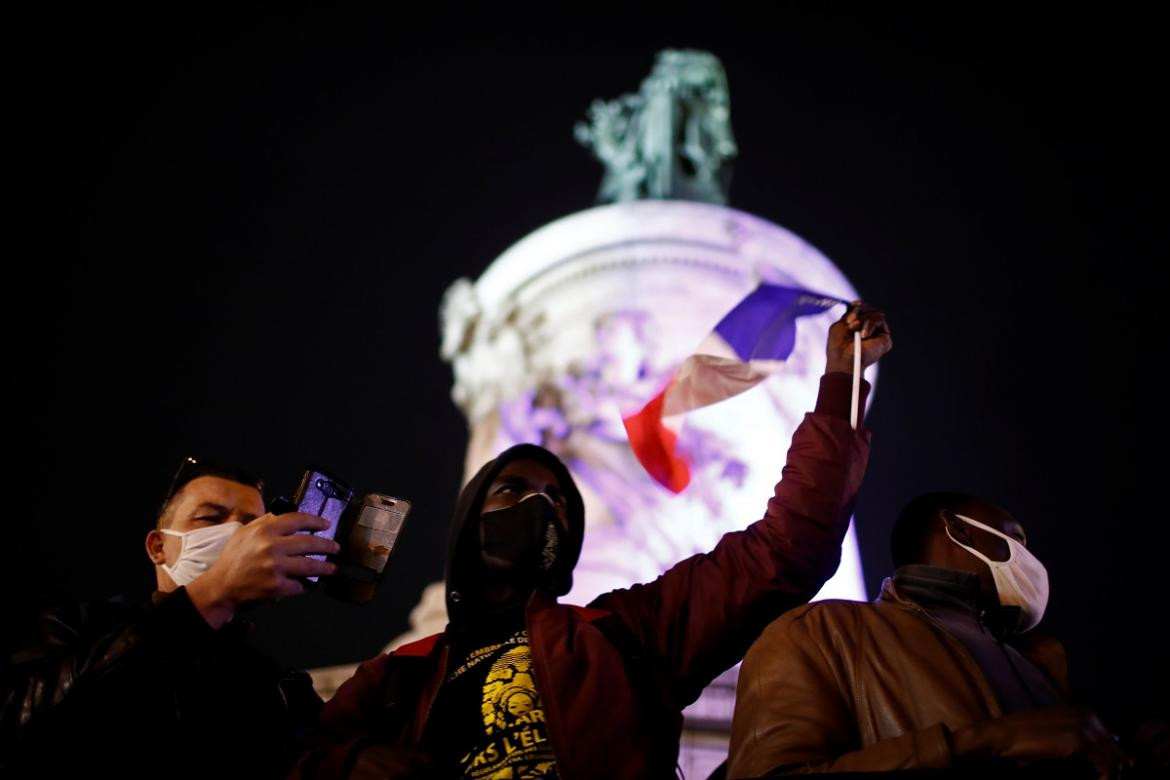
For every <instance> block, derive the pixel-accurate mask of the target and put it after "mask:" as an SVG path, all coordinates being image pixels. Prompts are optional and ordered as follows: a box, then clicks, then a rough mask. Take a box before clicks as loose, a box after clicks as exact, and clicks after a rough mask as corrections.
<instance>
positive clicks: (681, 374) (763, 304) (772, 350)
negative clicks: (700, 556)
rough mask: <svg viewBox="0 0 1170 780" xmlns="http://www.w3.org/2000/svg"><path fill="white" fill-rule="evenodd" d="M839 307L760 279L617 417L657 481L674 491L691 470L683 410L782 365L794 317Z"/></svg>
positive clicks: (746, 385) (792, 338)
mask: <svg viewBox="0 0 1170 780" xmlns="http://www.w3.org/2000/svg"><path fill="white" fill-rule="evenodd" d="M838 304H845V305H846V306H848V301H843V300H841V299H839V298H833V297H830V296H827V295H821V294H819V293H815V292H811V291H809V290H802V289H799V288H795V287H780V286H778V285H774V284H761V285H760V286H759V287H757V288H756V289H755V290H753V291H752V292H751V293H750V294H749V295H748V296H747V297H746V298H744V299H743V300H742V301H740V302H739V303H738V304H737V305H736V306H735V308H734V309H732V310H731V311H730V312H728V313H727V314H726V315H725V316H724V317H723V319H721V320H720V321H719V324H718V325H716V326H715V330H713V331H711V333H710V335H708V336H707V337H706V338H705V339H703V343H701V344H700V345H699V348H698V349H696V350H695V352H694V354H692V355H690V356H689V357H688V358H687V359H686V360H684V361H683V364H682V365H681V366H680V367H679V369H678V371H677V372H676V373H675V375H674V376H673V377H672V378H671V380H670V382H669V383H668V384H667V385H666V387H665V388H664V389H663V390H662V392H660V393H659V394H658V395H656V396H655V397H654V398H653V399H651V401H650V402H649V403H647V404H646V405H645V406H644V407H642V409H641V410H640V411H638V412H636V413H634V414H631V415H628V416H626V417H623V419H622V422H623V423H624V424H625V426H626V433H627V434H628V435H629V437H630V447H631V448H632V449H633V450H634V454H635V455H636V456H637V457H638V461H639V462H640V463H641V464H642V466H643V467H644V468H645V469H646V471H647V472H648V473H649V474H650V476H652V477H654V479H655V480H657V481H658V482H659V483H660V484H661V485H663V486H664V487H666V488H668V489H670V490H672V491H673V492H675V493H680V492H682V490H683V489H684V488H685V487H686V486H687V484H689V483H690V480H691V474H690V468H689V466H688V465H687V461H686V459H685V458H684V457H683V455H682V454H681V453H679V452H678V451H677V445H678V431H679V429H680V428H681V426H682V415H684V414H686V413H687V412H689V411H692V410H694V409H699V408H702V407H704V406H710V405H711V404H714V403H718V402H719V401H723V400H725V399H727V398H731V397H732V396H735V395H739V394H740V393H742V392H743V391H745V390H749V389H751V388H752V387H755V386H756V385H758V384H759V383H760V382H762V381H763V380H764V379H767V378H768V376H769V375H771V374H772V373H773V372H774V371H775V370H776V369H777V368H778V367H779V366H781V365H783V363H784V361H785V360H787V359H788V356H789V355H791V354H792V350H793V348H794V347H795V346H796V320H797V319H799V318H800V317H805V316H808V315H812V314H821V313H823V312H825V311H828V310H829V309H830V308H832V307H833V306H836V305H838Z"/></svg>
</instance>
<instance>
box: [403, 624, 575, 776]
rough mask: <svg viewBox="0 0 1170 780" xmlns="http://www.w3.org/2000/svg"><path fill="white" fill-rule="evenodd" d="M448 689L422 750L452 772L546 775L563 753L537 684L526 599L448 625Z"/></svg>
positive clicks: (553, 772)
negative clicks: (556, 752) (470, 622)
mask: <svg viewBox="0 0 1170 780" xmlns="http://www.w3.org/2000/svg"><path fill="white" fill-rule="evenodd" d="M447 639H448V643H449V647H450V650H449V651H448V664H447V673H446V678H445V679H444V681H443V687H442V688H441V689H440V691H439V695H438V697H437V698H436V700H435V703H434V706H433V707H432V708H431V714H430V717H429V718H428V720H427V727H426V733H425V734H424V735H423V745H422V746H423V749H424V750H425V751H426V752H428V753H430V754H431V755H432V756H433V757H434V759H435V760H436V761H437V762H438V764H439V766H440V767H442V769H443V770H444V772H445V774H447V775H449V776H451V777H465V778H475V780H481V779H482V778H493V779H495V778H501V779H503V778H507V779H508V780H528V779H531V780H545V778H556V777H557V776H558V775H557V767H556V759H555V758H554V757H553V750H552V743H551V742H550V741H549V736H548V727H547V726H546V725H545V722H544V705H543V703H542V702H541V700H540V694H539V693H538V692H537V690H536V681H535V675H534V674H533V672H532V655H531V652H530V649H529V645H528V631H527V630H526V629H525V627H524V609H523V605H520V606H517V607H512V608H509V609H507V610H504V611H502V612H496V613H493V614H490V615H485V616H484V617H483V618H482V619H481V620H478V621H476V625H474V626H469V627H467V628H466V629H465V630H462V631H452V630H449V631H448V635H447Z"/></svg>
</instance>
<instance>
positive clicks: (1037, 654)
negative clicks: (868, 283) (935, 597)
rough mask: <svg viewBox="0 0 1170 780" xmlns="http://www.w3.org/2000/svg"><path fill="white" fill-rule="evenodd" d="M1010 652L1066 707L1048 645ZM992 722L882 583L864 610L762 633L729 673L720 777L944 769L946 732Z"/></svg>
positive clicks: (939, 643) (1063, 677)
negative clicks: (727, 740) (732, 689)
mask: <svg viewBox="0 0 1170 780" xmlns="http://www.w3.org/2000/svg"><path fill="white" fill-rule="evenodd" d="M1024 637H1028V635H1027V634H1025V635H1024ZM1014 646H1015V648H1016V649H1017V650H1019V651H1020V652H1021V653H1023V654H1024V655H1025V656H1027V657H1028V658H1029V659H1030V660H1031V661H1032V662H1033V663H1034V664H1036V666H1038V667H1039V668H1040V669H1041V671H1043V672H1044V673H1045V674H1046V675H1047V676H1048V677H1049V679H1050V680H1051V681H1052V682H1053V683H1054V684H1055V685H1056V687H1057V688H1058V689H1059V690H1060V692H1061V693H1062V694H1064V695H1065V696H1066V697H1067V694H1068V688H1067V674H1066V668H1067V667H1066V664H1065V656H1064V650H1063V648H1062V647H1061V646H1060V644H1059V643H1058V642H1056V641H1055V640H1032V641H1030V642H1028V643H1027V645H1024V646H1022V645H1021V644H1020V643H1015V644H1014ZM1002 714H1003V713H1002V712H1001V710H1000V706H999V703H998V702H997V700H996V697H995V694H994V693H993V691H992V689H991V687H990V686H989V685H988V682H987V680H986V678H985V677H984V675H983V672H982V671H981V670H980V668H979V666H978V665H977V664H976V662H975V659H974V658H973V657H972V656H971V654H970V652H969V651H968V650H967V648H966V647H965V646H964V645H963V644H962V643H961V642H960V641H959V640H958V639H956V638H955V637H953V636H952V635H951V634H949V633H948V632H947V631H945V630H944V629H943V628H942V627H941V626H940V625H939V624H938V623H937V622H936V621H935V620H934V619H933V618H931V617H930V616H929V615H928V614H927V613H926V611H925V610H923V609H922V608H921V607H919V606H918V605H917V604H915V603H914V602H912V601H910V600H909V599H906V598H903V597H900V596H899V594H898V593H897V591H896V590H895V588H894V585H893V582H892V581H891V580H889V579H887V580H886V581H885V582H884V583H883V584H882V594H881V596H880V597H879V598H878V600H877V601H875V602H873V603H872V604H869V603H864V602H853V601H822V602H817V603H815V604H808V605H805V606H803V607H798V608H796V609H793V610H791V611H789V612H788V613H786V614H785V615H783V616H782V617H780V618H779V619H778V620H776V621H775V622H773V623H772V624H771V625H770V626H769V627H768V628H767V629H766V630H765V631H764V633H763V634H762V635H761V636H760V638H759V640H758V641H757V642H756V643H755V644H754V645H753V646H752V648H751V650H750V651H749V652H748V654H747V656H746V657H745V658H744V662H743V667H742V669H741V670H740V675H739V691H738V694H737V697H736V703H735V718H734V722H733V724H732V729H731V748H730V755H729V758H728V773H727V776H728V777H729V778H749V777H759V776H761V775H765V774H768V773H780V774H788V773H791V774H803V773H812V772H865V771H888V770H896V769H916V768H922V769H938V768H944V767H949V766H951V765H952V763H953V759H954V755H953V751H952V745H951V738H950V735H951V732H952V731H953V730H954V729H956V728H959V727H961V726H964V725H966V724H968V723H972V722H975V721H979V720H984V719H987V718H995V717H999V716H1000V715H1002Z"/></svg>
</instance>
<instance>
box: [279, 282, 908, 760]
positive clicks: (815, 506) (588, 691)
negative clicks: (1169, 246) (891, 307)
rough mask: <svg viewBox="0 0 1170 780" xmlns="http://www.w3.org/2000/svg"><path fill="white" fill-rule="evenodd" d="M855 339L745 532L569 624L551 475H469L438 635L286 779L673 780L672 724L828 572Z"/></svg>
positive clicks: (579, 525)
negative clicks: (501, 779)
mask: <svg viewBox="0 0 1170 780" xmlns="http://www.w3.org/2000/svg"><path fill="white" fill-rule="evenodd" d="M856 337H860V359H859V362H860V363H861V365H862V367H864V366H868V365H870V364H872V363H874V362H876V361H877V360H878V359H879V358H880V357H881V356H882V355H884V354H885V353H886V352H887V351H888V350H889V349H890V348H891V346H892V341H891V338H890V334H889V331H888V329H887V327H886V323H885V318H884V316H883V315H882V313H881V312H880V311H877V310H876V309H873V308H872V307H868V306H865V305H862V304H855V305H853V306H851V307H850V309H849V311H848V312H847V313H846V315H845V316H844V317H842V319H841V320H840V321H838V322H837V323H836V324H834V325H833V326H832V327H831V328H830V330H829V334H828V343H827V346H826V352H827V366H826V371H825V376H824V377H823V378H822V379H821V387H820V394H819V397H818V399H817V404H816V408H815V409H814V410H813V411H812V412H811V413H810V414H808V415H806V416H805V418H804V421H803V422H802V423H801V424H800V426H799V427H798V428H797V430H796V432H795V434H794V436H793V440H792V444H791V446H790V448H789V449H788V461H787V464H786V466H785V467H784V473H783V479H782V480H781V482H780V483H779V484H778V485H777V486H776V490H775V495H774V496H773V497H772V498H771V499H770V500H769V501H768V502H767V507H766V510H765V513H764V517H763V519H761V520H759V521H757V522H755V523H753V524H752V525H750V526H748V527H747V528H746V529H744V530H743V531H739V532H735V533H729V534H726V535H725V536H724V537H723V539H722V540H721V541H720V542H719V544H718V545H716V547H715V548H714V549H713V550H712V551H711V552H709V553H705V554H700V555H696V556H693V557H691V558H688V559H686V560H683V561H681V562H679V563H678V564H676V565H675V566H674V567H672V568H671V569H670V570H669V571H667V572H666V573H665V574H663V575H662V576H660V577H659V578H658V579H656V580H655V581H653V582H650V583H645V584H639V585H633V586H631V587H630V588H628V589H621V590H615V591H611V592H610V593H606V594H604V595H602V596H600V597H599V598H597V599H596V600H594V601H593V602H592V603H590V604H589V605H588V606H587V607H574V606H568V605H563V604H559V603H558V602H557V597H558V596H562V595H564V594H565V593H568V592H569V590H570V589H571V585H572V572H573V568H574V566H575V564H576V562H577V558H578V555H579V554H580V551H581V544H582V541H583V539H584V530H585V518H584V505H583V502H582V499H581V495H580V493H579V492H578V490H577V488H576V486H575V485H574V483H573V479H572V477H571V475H570V474H569V471H568V469H567V468H566V467H565V465H564V464H563V463H562V462H561V461H560V459H559V458H557V457H556V455H554V454H553V453H551V452H549V451H547V450H545V449H543V448H541V447H538V446H536V445H532V444H521V445H517V446H515V447H512V448H510V449H508V450H506V451H505V452H503V453H501V454H500V455H499V456H498V457H497V458H496V459H495V460H493V461H491V462H489V463H487V464H485V465H484V467H483V468H482V469H481V470H480V472H479V473H478V474H476V476H474V477H473V478H472V479H471V481H470V482H469V483H468V484H467V485H466V486H465V487H464V489H463V491H462V493H461V494H460V496H459V498H458V500H457V502H456V509H455V516H454V520H453V524H452V530H451V542H450V546H449V551H448V559H447V570H446V596H447V610H448V616H449V619H450V622H449V623H448V625H447V628H446V630H445V631H444V632H443V633H442V634H437V635H435V636H432V637H428V638H427V639H423V640H420V641H418V642H414V643H412V644H409V645H405V646H403V647H399V648H397V649H396V650H395V651H394V652H392V653H390V654H387V655H381V656H379V657H377V658H374V659H372V660H370V661H367V662H366V663H364V664H362V665H361V666H359V667H358V669H357V672H356V673H355V675H354V676H353V678H351V679H350V680H349V681H348V682H346V683H345V684H344V685H342V686H341V688H340V689H339V690H338V691H337V693H336V695H335V696H334V697H333V698H332V699H331V700H330V701H329V703H328V704H326V705H325V708H324V710H323V711H322V716H321V721H320V729H319V734H318V736H317V737H316V744H315V745H314V747H313V748H312V749H311V750H310V751H308V752H307V753H306V755H305V756H304V758H303V759H302V761H301V762H300V764H299V765H298V770H297V771H298V773H299V774H300V775H302V776H306V777H383V778H385V777H396V778H406V777H410V778H420V777H441V778H447V777H467V778H486V777H516V778H520V777H523V778H529V779H530V780H531V779H533V778H546V779H548V778H560V779H561V780H577V779H578V778H580V779H581V780H585V778H598V777H605V778H631V779H632V778H646V777H672V776H674V774H675V772H674V769H675V764H676V762H677V759H678V748H679V736H680V733H681V729H682V710H683V708H685V707H686V706H687V705H688V704H690V703H691V702H693V701H694V700H695V699H696V698H697V697H698V695H699V693H700V692H701V691H702V689H703V688H704V687H705V686H706V685H707V684H708V683H709V682H710V681H711V680H712V679H714V678H715V677H716V676H717V675H718V674H720V673H721V672H723V671H724V670H725V669H727V668H728V667H730V666H731V665H732V664H734V663H735V662H736V661H738V660H739V659H740V658H742V656H743V653H744V652H745V651H746V650H747V648H748V646H749V645H750V644H751V642H752V641H753V640H754V639H755V638H756V636H757V635H758V634H759V632H760V631H762V630H763V628H764V627H765V626H766V625H767V624H768V623H769V622H771V621H772V620H773V619H774V618H775V617H776V616H778V615H779V614H780V613H781V612H783V611H785V610H786V609H789V608H791V607H794V606H797V605H800V604H803V603H805V602H807V601H808V599H810V598H812V597H813V596H814V595H815V594H816V592H817V591H818V590H819V589H820V587H821V585H823V584H824V582H825V581H826V580H827V579H828V578H829V577H830V576H831V575H832V574H833V572H834V571H835V570H836V568H837V565H838V562H839V559H840V547H841V541H842V539H843V537H844V535H845V532H846V529H847V528H848V525H849V518H850V515H851V514H852V507H853V502H854V499H855V497H856V495H857V491H858V489H859V487H860V484H861V479H862V476H863V474H864V472H865V465H866V461H867V458H868V453H869V434H868V433H867V432H866V431H864V430H863V429H860V428H859V429H857V430H855V429H854V428H853V426H852V425H851V424H850V416H851V415H850V413H851V411H852V409H851V405H852V403H853V401H852V399H851V390H852V376H851V374H852V372H853V366H854V361H853V358H854V355H853V350H854V348H855V347H854V343H855V338H856ZM866 387H868V386H866ZM859 406H860V408H864V397H862V398H861V399H859ZM777 446H782V445H781V443H777Z"/></svg>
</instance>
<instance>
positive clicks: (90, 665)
mask: <svg viewBox="0 0 1170 780" xmlns="http://www.w3.org/2000/svg"><path fill="white" fill-rule="evenodd" d="M261 487H262V484H261V483H260V482H259V481H258V480H256V479H254V478H252V477H250V476H248V475H246V474H244V473H242V472H240V471H237V470H234V469H229V468H224V467H220V466H215V465H211V464H208V463H204V462H199V461H196V460H195V459H193V458H186V459H184V461H183V463H182V464H181V465H180V467H179V470H178V471H177V472H176V474H175V478H174V479H173V480H172V483H171V486H170V489H169V490H168V491H167V493H166V497H165V499H164V501H163V504H162V508H161V510H160V512H159V515H158V518H157V523H156V527H155V528H154V529H153V530H151V531H150V532H149V533H148V534H147V536H146V553H147V556H148V557H149V559H150V561H151V562H152V563H153V564H154V567H155V577H156V582H157V590H156V591H155V593H154V595H153V597H152V598H151V600H150V603H149V604H148V605H146V606H145V607H143V608H132V607H129V606H128V605H126V604H124V603H119V602H107V603H98V604H85V605H78V606H76V607H74V608H72V609H68V610H55V611H52V612H48V613H45V614H44V615H42V616H41V618H40V620H39V624H38V626H37V629H36V631H35V632H34V633H33V634H32V635H30V636H29V637H28V638H27V639H26V641H25V642H24V643H22V644H21V646H20V647H19V649H18V650H17V652H16V653H14V654H13V656H12V657H10V658H9V659H6V660H5V663H4V665H3V667H2V668H0V686H2V687H0V691H2V694H3V699H2V701H0V747H2V750H0V755H2V756H3V758H2V759H0V773H5V774H7V773H12V774H35V775H45V776H54V775H57V774H61V773H63V772H65V771H68V770H70V769H77V768H85V769H88V770H93V769H95V768H114V769H131V770H135V769H143V770H147V769H150V770H158V771H171V772H177V773H178V774H180V775H184V776H185V775H188V774H191V775H202V774H207V773H211V772H222V771H225V770H226V771H227V772H228V773H229V774H232V775H235V774H255V775H256V776H276V775H279V774H281V773H282V772H283V771H284V770H286V769H287V764H288V761H289V759H290V758H291V757H293V756H294V755H295V752H296V750H297V748H298V744H299V740H300V737H301V734H303V732H304V730H305V729H306V728H307V726H308V725H309V723H310V722H311V721H312V719H313V718H314V717H315V716H316V714H317V711H318V710H319V708H320V705H321V702H320V699H319V698H318V697H317V696H316V694H315V693H314V692H313V689H312V685H311V682H310V680H309V678H308V676H307V675H305V674H304V673H303V672H302V673H295V674H285V673H284V672H282V671H281V670H280V669H279V668H278V667H277V665H276V664H275V662H274V661H273V660H272V659H269V658H267V657H265V656H263V655H261V654H260V653H258V652H257V651H255V650H254V649H252V648H250V647H249V646H248V645H246V644H245V643H244V641H243V640H244V634H245V632H246V630H247V628H246V626H245V625H244V624H243V623H242V621H238V620H233V618H234V617H235V614H236V611H237V610H238V609H239V608H240V607H242V606H244V605H247V604H252V603H257V602H264V601H271V600H275V599H280V598H284V597H287V596H292V595H295V594H298V593H301V592H303V590H304V585H303V584H302V582H301V580H300V578H302V577H307V576H312V575H328V574H332V573H333V572H334V571H335V568H336V567H335V566H334V564H332V563H328V562H325V561H322V560H317V559H313V558H309V557H306V556H307V555H310V554H331V553H334V552H336V551H337V549H338V546H337V544H336V543H335V542H333V541H332V540H329V539H322V538H319V537H317V536H313V535H312V534H309V533H303V532H305V531H320V530H322V529H324V528H325V527H326V526H327V525H328V523H327V521H325V520H322V519H321V518H319V517H314V516H311V515H306V514H301V513H296V512H294V513H289V514H282V515H279V516H275V515H272V514H265V508H264V501H263V498H262V496H261V492H260V491H261ZM132 773H133V772H132Z"/></svg>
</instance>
